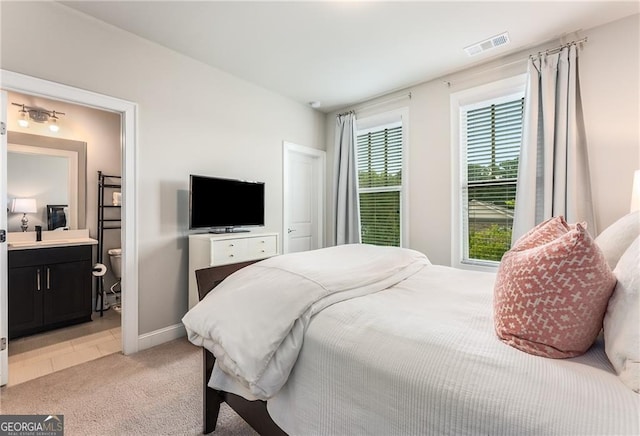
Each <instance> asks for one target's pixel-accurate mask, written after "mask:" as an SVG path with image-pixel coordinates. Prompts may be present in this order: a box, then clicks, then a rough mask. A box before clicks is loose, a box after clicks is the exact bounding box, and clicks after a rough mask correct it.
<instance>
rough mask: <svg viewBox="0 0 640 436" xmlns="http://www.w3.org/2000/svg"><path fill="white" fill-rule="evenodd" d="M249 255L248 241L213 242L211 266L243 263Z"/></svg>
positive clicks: (226, 240)
mask: <svg viewBox="0 0 640 436" xmlns="http://www.w3.org/2000/svg"><path fill="white" fill-rule="evenodd" d="M246 255H247V240H246V239H223V240H220V241H216V240H212V241H211V265H224V264H227V263H234V262H242V261H243V260H245V258H246Z"/></svg>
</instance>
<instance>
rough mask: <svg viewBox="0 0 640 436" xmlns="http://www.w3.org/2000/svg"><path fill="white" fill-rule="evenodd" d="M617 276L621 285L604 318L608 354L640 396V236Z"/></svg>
mask: <svg viewBox="0 0 640 436" xmlns="http://www.w3.org/2000/svg"><path fill="white" fill-rule="evenodd" d="M613 273H614V274H615V275H616V277H617V279H618V283H617V284H616V287H615V289H614V291H613V294H612V295H611V299H610V300H609V306H608V307H607V313H606V314H605V316H604V345H605V351H606V353H607V357H609V360H610V361H611V364H612V365H613V367H614V368H615V370H616V372H617V373H618V375H619V376H620V379H621V380H622V382H623V383H624V384H626V385H627V386H629V387H630V388H631V389H633V390H634V391H635V392H639V393H640V237H637V238H636V239H635V241H633V243H632V244H631V246H630V247H629V248H628V249H627V251H625V252H624V254H623V255H622V257H621V258H620V261H619V262H618V265H617V266H616V268H615V269H614V270H613Z"/></svg>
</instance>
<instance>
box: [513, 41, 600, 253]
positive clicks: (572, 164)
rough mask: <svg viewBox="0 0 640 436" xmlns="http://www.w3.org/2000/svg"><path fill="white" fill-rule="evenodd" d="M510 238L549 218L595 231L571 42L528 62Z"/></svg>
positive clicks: (587, 162)
mask: <svg viewBox="0 0 640 436" xmlns="http://www.w3.org/2000/svg"><path fill="white" fill-rule="evenodd" d="M528 74H529V79H528V83H527V89H526V92H525V111H524V129H523V134H522V148H521V152H520V163H519V172H518V187H517V190H516V206H515V212H514V221H513V232H512V241H516V240H517V239H518V238H519V237H520V236H522V235H523V234H525V233H526V232H527V231H528V230H530V229H531V228H533V227H534V226H535V225H536V224H539V223H540V222H542V221H544V220H545V219H547V218H551V217H553V216H558V215H562V216H564V217H565V218H566V220H567V221H568V222H570V223H573V222H577V221H581V222H582V221H584V222H586V223H587V229H588V230H589V232H590V233H591V235H593V236H596V235H597V231H596V230H597V229H596V223H595V218H594V213H593V203H592V197H591V182H590V176H589V159H588V156H587V143H586V139H585V133H584V122H583V116H582V103H581V101H580V84H579V79H578V58H577V48H576V46H575V44H573V45H571V46H570V47H564V48H563V49H562V50H560V52H559V53H556V54H549V55H541V56H538V57H536V58H532V59H530V60H529V67H528Z"/></svg>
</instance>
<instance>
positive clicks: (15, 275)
mask: <svg viewBox="0 0 640 436" xmlns="http://www.w3.org/2000/svg"><path fill="white" fill-rule="evenodd" d="M91 268H92V249H91V246H85V245H81V246H73V247H55V248H38V249H28V250H10V251H9V338H10V339H14V338H18V337H21V336H26V335H30V334H33V333H38V332H42V331H45V330H50V329H53V328H57V327H63V326H66V325H71V324H76V323H80V322H85V321H91V311H92V308H91V294H92V289H91V277H92V275H91Z"/></svg>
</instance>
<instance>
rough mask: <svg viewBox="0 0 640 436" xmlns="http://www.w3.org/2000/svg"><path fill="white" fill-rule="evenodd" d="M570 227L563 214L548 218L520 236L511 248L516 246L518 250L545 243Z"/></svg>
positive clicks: (562, 233)
mask: <svg viewBox="0 0 640 436" xmlns="http://www.w3.org/2000/svg"><path fill="white" fill-rule="evenodd" d="M574 227H575V226H574ZM571 229H572V227H571V226H570V225H569V224H567V222H566V221H565V220H564V217H563V216H557V217H553V218H549V219H548V220H546V221H544V222H541V223H540V224H538V225H537V226H535V227H534V228H533V229H531V230H529V231H528V232H527V233H525V234H524V235H523V236H521V237H520V239H518V240H517V241H516V243H515V244H513V247H512V250H514V249H516V247H517V248H518V250H520V251H521V250H526V249H529V248H532V247H537V246H539V245H542V244H546V243H548V242H551V241H553V240H555V239H557V238H558V237H560V236H562V235H564V234H565V233H567V232H568V231H569V230H571Z"/></svg>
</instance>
